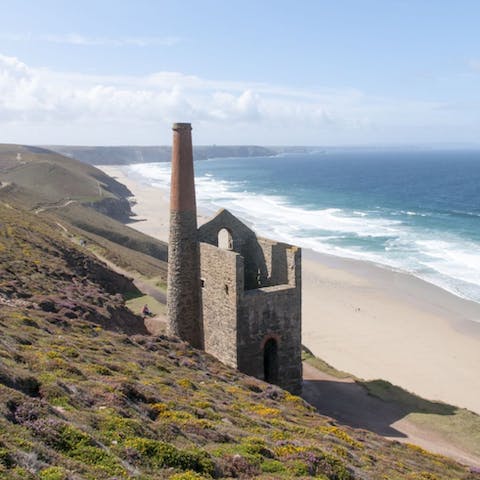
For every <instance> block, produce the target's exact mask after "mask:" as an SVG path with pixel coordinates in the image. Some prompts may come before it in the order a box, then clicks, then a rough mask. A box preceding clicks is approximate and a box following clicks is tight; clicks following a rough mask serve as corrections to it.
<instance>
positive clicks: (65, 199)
mask: <svg viewBox="0 0 480 480" xmlns="http://www.w3.org/2000/svg"><path fill="white" fill-rule="evenodd" d="M0 182H1V184H0V200H3V201H4V202H7V203H11V204H14V205H20V206H22V207H24V208H27V209H29V210H32V211H34V212H36V213H37V214H38V215H39V216H41V217H49V218H54V219H56V221H58V222H59V223H60V224H61V225H63V226H64V228H66V229H67V230H68V231H70V232H73V233H74V234H75V235H76V236H77V237H78V238H83V239H87V240H88V241H89V243H91V244H93V245H96V246H97V247H98V249H99V252H100V253H101V254H102V255H103V256H104V257H106V258H108V259H111V260H112V261H114V262H116V263H117V264H119V265H120V266H123V267H124V268H128V269H130V270H132V271H133V270H135V271H138V272H139V273H141V274H142V275H146V276H148V277H152V276H156V277H157V276H158V277H160V278H161V279H162V281H163V283H165V282H166V260H167V245H166V244H165V243H164V242H161V241H159V240H156V239H154V238H151V237H148V236H147V235H144V234H142V233H140V232H138V231H136V230H134V229H132V228H129V227H127V226H125V225H124V224H123V223H122V222H121V221H118V220H127V219H129V220H131V219H130V216H131V210H130V204H129V202H128V197H130V196H131V192H130V191H129V190H128V189H127V188H126V187H125V186H124V185H122V184H121V183H119V182H117V181H116V180H115V179H113V178H111V177H109V176H108V175H106V174H104V173H103V172H102V171H100V170H98V169H97V168H95V167H93V166H91V165H86V164H84V163H81V162H79V161H78V160H74V159H71V158H68V157H64V156H62V155H60V154H58V153H55V152H52V151H49V150H46V149H42V148H37V147H27V146H21V145H0Z"/></svg>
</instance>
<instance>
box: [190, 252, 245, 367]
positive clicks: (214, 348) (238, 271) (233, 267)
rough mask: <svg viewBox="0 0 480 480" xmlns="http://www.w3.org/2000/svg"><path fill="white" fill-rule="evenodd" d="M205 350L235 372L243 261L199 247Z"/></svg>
mask: <svg viewBox="0 0 480 480" xmlns="http://www.w3.org/2000/svg"><path fill="white" fill-rule="evenodd" d="M200 276H201V278H202V280H203V284H204V286H203V288H202V305H203V330H204V344H205V350H206V351H207V352H208V353H211V354H212V355H214V356H215V357H217V358H218V359H219V360H220V361H222V362H223V363H225V364H226V365H229V366H231V367H234V368H237V367H238V365H237V305H238V303H239V297H240V296H241V295H242V293H243V259H242V257H240V255H238V254H237V253H235V252H233V251H230V250H222V249H220V248H217V247H215V246H213V245H209V244H207V243H200Z"/></svg>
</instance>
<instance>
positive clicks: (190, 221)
mask: <svg viewBox="0 0 480 480" xmlns="http://www.w3.org/2000/svg"><path fill="white" fill-rule="evenodd" d="M172 129H173V147H172V180H171V185H170V237H169V245H168V289H167V310H168V332H169V334H170V335H176V336H178V337H180V338H181V339H182V340H185V341H187V342H189V343H190V344H191V345H192V346H194V347H196V348H203V328H202V313H201V312H202V310H201V283H200V247H199V243H198V237H197V207H196V201H195V178H194V173H193V155H192V127H191V125H190V124H189V123H174V124H173V127H172Z"/></svg>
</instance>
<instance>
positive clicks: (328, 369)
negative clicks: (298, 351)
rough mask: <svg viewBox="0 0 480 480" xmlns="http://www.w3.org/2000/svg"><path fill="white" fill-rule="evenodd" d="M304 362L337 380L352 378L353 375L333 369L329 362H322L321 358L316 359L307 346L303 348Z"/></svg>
mask: <svg viewBox="0 0 480 480" xmlns="http://www.w3.org/2000/svg"><path fill="white" fill-rule="evenodd" d="M302 360H303V361H304V362H307V363H308V364H310V365H312V367H315V368H316V369H317V370H320V371H321V372H324V373H327V374H328V375H331V376H332V377H335V378H352V375H351V374H350V373H347V372H342V371H341V370H337V369H336V368H335V367H332V366H331V365H329V364H328V363H327V362H325V361H324V360H322V359H321V358H318V357H315V355H313V353H312V352H311V351H310V350H309V349H308V348H307V347H305V346H302Z"/></svg>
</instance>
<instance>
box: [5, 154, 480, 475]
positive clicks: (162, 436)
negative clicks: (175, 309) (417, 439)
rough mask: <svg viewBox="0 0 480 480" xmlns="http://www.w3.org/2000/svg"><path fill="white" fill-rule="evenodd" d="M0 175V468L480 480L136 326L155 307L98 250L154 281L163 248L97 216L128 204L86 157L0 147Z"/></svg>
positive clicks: (161, 283) (381, 392) (157, 309)
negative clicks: (145, 311)
mask: <svg viewBox="0 0 480 480" xmlns="http://www.w3.org/2000/svg"><path fill="white" fill-rule="evenodd" d="M0 180H1V181H2V188H0V272H1V274H0V328H1V331H2V335H1V338H0V480H3V479H14V480H15V479H19V480H20V479H21V480H30V479H32V480H37V479H40V480H74V479H75V480H81V479H85V480H94V479H95V480H102V479H105V480H106V479H111V480H113V479H129V478H132V479H133V478H136V479H139V480H147V479H152V480H156V479H167V478H170V479H173V480H198V479H211V478H245V479H246V478H263V479H279V478H292V477H295V478H320V479H324V480H325V479H330V480H351V479H352V480H353V479H367V478H368V479H392V480H396V479H425V480H435V479H437V480H442V479H445V480H447V479H448V480H452V479H464V480H473V479H475V478H480V475H478V474H475V473H473V472H469V471H468V469H467V468H465V467H463V466H461V465H458V464H457V463H455V462H453V461H451V460H449V459H446V458H444V457H441V456H437V455H432V454H430V453H428V452H426V451H424V450H422V449H420V448H417V447H413V446H411V445H406V446H405V445H400V444H399V443H396V442H388V441H386V440H384V439H382V438H381V437H378V436H377V435H375V434H373V433H369V432H367V431H363V430H358V431H356V430H353V429H350V428H343V427H340V426H338V425H336V424H335V423H334V422H333V421H332V420H331V419H329V418H325V417H322V416H320V415H318V414H317V413H316V412H315V410H314V409H313V408H312V407H311V406H309V405H308V404H307V403H305V402H304V401H303V400H302V399H301V398H299V397H296V396H294V395H290V394H289V393H287V392H284V391H282V390H280V389H279V388H277V387H275V386H272V385H268V384H265V383H263V382H261V381H258V380H255V379H252V378H250V377H246V376H245V375H242V374H240V373H239V372H237V371H234V370H232V369H230V368H228V367H226V366H224V365H222V364H221V363H219V362H218V361H216V360H215V359H213V358H212V357H211V356H209V355H207V354H205V353H203V352H200V351H197V350H194V349H192V348H191V347H190V346H189V345H188V344H186V343H184V342H181V341H179V340H178V339H175V338H168V337H166V336H164V335H159V336H155V337H153V336H148V335H146V333H147V332H146V330H145V327H144V323H143V321H142V319H141V318H140V317H139V316H138V315H136V313H138V312H139V309H140V308H141V306H142V305H143V304H144V303H148V305H149V307H150V308H151V310H152V311H153V312H154V313H162V311H163V309H164V306H163V305H161V304H160V303H158V302H156V301H155V300H154V299H153V297H150V296H148V295H143V294H142V292H140V291H139V290H138V289H137V287H135V285H134V284H133V283H132V280H131V279H129V278H126V277H125V276H123V275H121V274H119V273H115V272H113V271H112V270H110V269H109V268H108V266H107V265H106V264H105V263H103V262H101V261H99V260H98V258H97V257H100V258H106V259H108V260H109V261H110V262H112V263H114V264H116V265H117V266H119V267H122V268H123V269H125V270H126V271H129V272H132V273H133V274H134V276H135V277H136V278H137V279H140V280H141V281H142V282H143V284H144V285H145V286H146V290H145V291H150V290H149V288H147V287H155V289H156V290H158V289H161V290H165V287H166V285H165V281H166V262H165V260H166V253H167V250H166V245H165V244H164V243H162V242H159V241H157V240H155V239H152V238H150V237H147V236H145V235H142V234H141V233H139V232H137V231H135V230H133V229H131V228H128V227H126V226H125V225H123V224H122V223H121V222H119V221H117V220H114V219H113V218H110V217H112V216H113V217H116V218H121V217H122V216H125V215H128V213H129V211H130V210H129V207H128V202H127V197H128V195H129V192H128V191H127V190H126V189H125V187H123V186H122V185H120V184H118V183H117V182H115V181H114V180H113V179H111V178H109V177H108V176H106V175H104V174H103V173H102V172H100V171H99V170H97V169H95V168H94V167H91V166H88V165H83V164H80V163H79V162H76V161H75V160H72V159H69V158H66V157H62V156H60V155H57V154H54V153H52V152H50V151H48V150H45V149H37V148H32V147H21V146H14V145H4V146H0ZM106 214H108V215H109V216H107V215H106ZM80 240H86V241H87V244H86V245H85V244H83V242H80ZM94 254H95V255H94ZM154 293H155V292H154ZM128 307H129V308H128ZM305 359H306V361H308V362H311V363H312V364H313V365H315V366H316V367H317V368H320V369H322V370H325V371H328V372H329V373H331V374H335V375H339V376H344V375H346V374H343V373H342V372H336V371H335V370H334V369H333V368H332V367H330V366H329V365H327V364H325V363H324V362H323V363H322V362H321V361H319V360H318V359H315V358H313V356H312V355H311V354H309V352H305ZM365 387H366V388H370V391H371V393H372V394H375V395H378V396H383V398H386V399H387V400H389V399H393V397H396V401H397V400H398V401H407V400H408V401H413V399H412V398H411V397H409V396H407V397H406V398H404V397H403V396H402V397H401V398H400V396H401V392H399V391H397V390H395V389H394V388H390V387H389V386H385V385H384V384H378V383H377V384H374V383H371V384H366V385H365ZM387 397H390V398H387ZM415 401H417V400H415ZM426 407H428V408H426V409H425V414H426V415H427V416H425V417H422V415H423V410H421V409H418V408H416V409H415V411H416V412H417V413H415V414H412V415H417V416H418V422H419V423H420V422H422V421H427V420H426V419H428V418H429V417H428V415H431V414H432V412H431V410H432V408H433V407H432V405H426ZM447 407H448V406H447ZM438 408H440V410H439V411H438V412H437V413H438V414H439V415H441V409H442V408H445V407H443V406H439V407H438ZM457 413H458V414H457ZM469 414H470V412H466V411H460V412H455V415H448V416H447V415H443V417H442V418H443V419H449V420H446V421H451V422H457V424H456V425H455V426H452V423H450V424H448V423H445V429H449V428H452V430H455V429H459V428H461V427H462V426H463V428H465V427H466V426H467V425H473V427H472V428H476V425H477V424H476V423H468V422H470V421H471V420H470V418H469V417H468V415H469ZM472 435H473V433H472ZM472 438H476V437H473V436H472Z"/></svg>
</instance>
